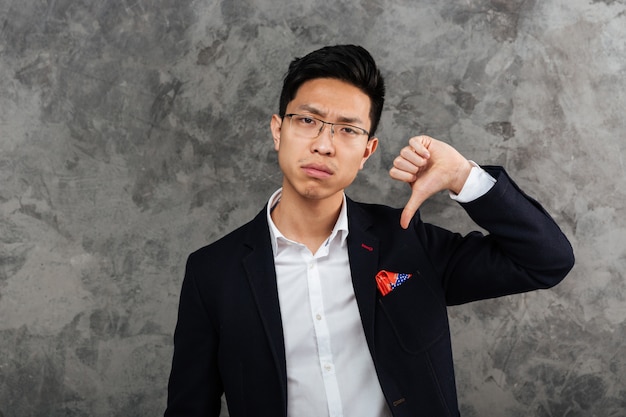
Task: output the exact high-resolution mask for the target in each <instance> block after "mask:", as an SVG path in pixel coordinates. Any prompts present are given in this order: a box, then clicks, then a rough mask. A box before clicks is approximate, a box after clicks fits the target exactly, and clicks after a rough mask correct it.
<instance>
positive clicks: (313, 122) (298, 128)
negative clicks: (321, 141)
mask: <svg viewBox="0 0 626 417" xmlns="http://www.w3.org/2000/svg"><path fill="white" fill-rule="evenodd" d="M322 124H323V123H322V122H321V120H317V119H314V118H312V117H308V116H304V115H300V114H294V115H293V116H291V127H293V128H294V130H295V132H296V134H297V135H299V136H304V137H307V138H314V137H316V136H317V135H318V134H319V131H320V130H321V128H322Z"/></svg>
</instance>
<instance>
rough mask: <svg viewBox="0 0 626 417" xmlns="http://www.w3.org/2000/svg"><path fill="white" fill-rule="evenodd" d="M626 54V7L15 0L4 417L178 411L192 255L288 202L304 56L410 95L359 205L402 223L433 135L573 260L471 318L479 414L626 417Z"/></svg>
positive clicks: (5, 164)
mask: <svg viewBox="0 0 626 417" xmlns="http://www.w3.org/2000/svg"><path fill="white" fill-rule="evenodd" d="M329 3H330V4H329ZM624 39H626V4H625V3H624V1H623V0H540V1H537V0H450V1H437V0H422V1H413V0H361V1H356V0H350V1H348V0H336V1H333V2H319V3H318V4H313V3H312V2H309V1H304V0H293V1H284V2H277V1H270V0H247V1H232V0H221V1H218V0H204V1H202V0H197V1H192V0H133V1H130V0H120V1H113V0H111V1H95V0H75V1H71V0H47V1H42V0H0V146H1V148H0V149H1V153H0V416H3V417H16V416H42V417H44V416H45V417H52V416H94V417H95V416H149V415H150V416H154V415H159V414H161V413H162V411H163V408H164V405H165V400H166V384H167V377H168V374H169V366H170V358H171V353H172V346H171V335H172V332H173V328H174V324H175V319H176V308H177V303H178V292H179V288H180V284H181V280H182V274H183V267H184V262H185V258H186V255H187V254H188V253H189V252H190V251H192V250H194V249H196V248H198V247H199V246H202V245H204V244H206V243H208V242H210V241H213V240H214V239H216V238H217V237H219V236H221V235H223V234H225V233H226V232H228V231H230V230H232V229H233V228H234V227H235V226H237V225H239V224H241V223H243V222H244V221H246V220H247V219H249V218H250V217H251V216H252V215H253V214H255V213H256V212H257V210H258V209H259V208H260V207H261V206H262V205H263V204H264V203H265V201H266V199H267V198H268V197H269V195H270V193H271V192H272V191H274V190H275V189H276V188H277V187H278V186H279V184H280V179H281V177H280V174H279V172H278V171H277V168H276V158H275V155H274V152H273V149H272V146H271V138H270V135H269V127H268V126H269V120H270V116H271V114H272V112H274V111H276V109H277V106H278V103H277V98H278V92H279V87H280V82H281V78H282V75H283V73H284V71H285V69H286V66H287V64H288V63H289V61H290V60H291V58H292V57H294V56H301V55H303V54H305V53H307V52H309V51H311V50H312V49H314V48H317V47H320V46H323V45H325V44H335V43H348V42H349V43H360V44H362V45H364V46H365V47H367V48H368V49H369V50H370V51H371V52H372V54H373V55H374V56H375V58H376V59H377V60H378V62H379V64H380V65H381V67H382V68H383V70H384V73H385V74H386V77H387V81H388V91H389V94H388V104H387V107H386V111H385V113H384V115H383V120H382V125H381V129H380V132H379V133H380V136H381V139H382V149H380V148H379V149H380V152H378V153H377V154H376V155H375V156H374V158H373V160H370V164H369V167H368V168H366V170H365V171H364V172H363V173H362V175H361V176H360V178H359V180H358V181H357V183H356V184H355V185H354V186H353V187H352V189H351V190H350V193H349V194H350V195H351V196H352V197H353V198H356V199H361V200H367V201H373V202H386V203H389V204H391V205H396V206H400V205H403V203H404V201H405V200H406V198H407V197H408V193H407V191H408V190H407V189H405V188H404V187H402V186H401V185H398V184H394V183H392V181H391V180H390V179H389V177H388V176H387V169H388V168H389V167H390V165H391V161H392V160H393V158H394V156H395V154H396V153H397V152H398V150H399V149H400V148H401V147H402V146H403V145H404V143H405V142H406V140H407V138H408V137H409V136H412V135H414V134H417V133H426V134H430V135H433V136H435V137H437V138H440V139H442V140H446V141H448V142H450V143H452V144H453V145H454V146H456V147H457V148H459V149H460V150H461V151H462V152H463V153H464V154H465V155H466V156H467V157H470V158H472V159H474V160H476V161H479V162H481V163H497V164H502V165H504V166H506V168H507V169H508V170H509V172H510V173H511V174H512V175H513V176H514V178H516V179H517V181H518V182H519V183H520V185H521V186H522V187H523V188H525V189H526V190H527V191H528V192H529V193H530V194H532V195H534V196H536V197H537V198H539V199H540V201H542V202H543V203H544V205H545V206H546V208H547V209H548V210H549V211H550V212H551V213H552V214H553V215H554V217H555V218H556V219H557V221H558V222H559V223H560V224H561V225H562V227H563V229H564V230H565V232H566V234H567V235H568V236H569V237H570V238H571V241H572V244H573V245H574V247H575V251H576V255H577V259H578V263H577V266H576V267H575V269H574V271H573V272H572V273H571V274H570V276H569V278H568V279H567V280H566V281H564V282H563V284H561V285H560V286H558V287H557V288H556V289H554V290H552V291H545V292H539V293H532V294H527V295H522V296H516V297H508V298H504V299H499V300H492V301H487V302H481V303H474V304H471V305H466V306H462V307H455V308H453V309H451V310H450V315H451V318H452V326H453V337H454V344H455V354H456V358H455V359H456V365H457V372H458V386H459V395H460V401H461V404H462V412H463V415H464V416H466V417H472V416H555V417H556V416H568V417H573V416H626V411H625V410H626V369H625V365H626V344H625V343H624V340H625V338H626V325H625V324H624V323H625V320H626V302H625V298H626V284H625V282H624V271H625V270H626V220H625V219H626V209H625V207H624V202H625V201H626V199H625V196H626V191H625V190H626V175H625V167H624V164H625V162H624V155H625V154H626V140H625V135H626V118H625V117H624V114H625V113H626V94H625V92H624V91H625V80H626V43H625V42H624ZM423 209H424V215H425V217H426V218H427V219H429V220H430V221H432V222H436V223H439V224H441V225H444V226H446V227H450V228H454V229H457V230H461V231H466V230H469V228H470V227H471V224H470V222H469V221H468V220H467V218H466V217H465V216H464V214H463V212H462V210H461V209H460V208H458V207H457V206H455V205H454V204H452V203H451V202H449V201H448V200H447V197H446V196H445V195H441V196H437V197H436V198H433V199H432V200H431V201H429V202H428V203H427V204H426V205H425V206H424V208H423Z"/></svg>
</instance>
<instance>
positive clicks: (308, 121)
mask: <svg viewBox="0 0 626 417" xmlns="http://www.w3.org/2000/svg"><path fill="white" fill-rule="evenodd" d="M298 122H300V123H302V124H303V125H314V124H315V119H312V118H310V117H299V118H298Z"/></svg>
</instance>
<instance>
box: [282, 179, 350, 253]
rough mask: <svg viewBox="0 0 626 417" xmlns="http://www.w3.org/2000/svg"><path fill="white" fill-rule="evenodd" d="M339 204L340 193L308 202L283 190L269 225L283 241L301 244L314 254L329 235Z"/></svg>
mask: <svg viewBox="0 0 626 417" xmlns="http://www.w3.org/2000/svg"><path fill="white" fill-rule="evenodd" d="M342 204H343V193H337V195H335V196H332V197H330V198H327V199H323V200H312V199H303V198H297V197H294V196H293V195H290V193H288V192H287V193H285V192H284V190H283V195H282V196H281V199H280V202H279V203H278V204H277V205H276V207H275V208H274V210H272V213H271V216H272V221H273V222H274V224H275V225H276V227H277V228H278V230H280V232H281V233H282V234H283V235H284V236H285V237H286V238H287V239H290V240H293V241H295V242H298V243H302V244H303V245H305V246H306V247H307V248H309V250H310V251H311V253H315V252H317V250H318V249H319V247H320V246H321V245H322V244H323V243H324V241H325V240H326V239H327V238H328V236H330V234H331V233H332V231H333V228H334V227H335V224H336V223H337V219H338V218H339V213H340V212H341V205H342Z"/></svg>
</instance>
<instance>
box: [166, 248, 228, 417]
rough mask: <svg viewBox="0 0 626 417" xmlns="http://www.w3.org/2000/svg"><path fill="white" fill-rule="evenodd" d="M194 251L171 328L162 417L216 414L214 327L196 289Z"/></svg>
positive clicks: (209, 416) (217, 379) (218, 403)
mask: <svg viewBox="0 0 626 417" xmlns="http://www.w3.org/2000/svg"><path fill="white" fill-rule="evenodd" d="M193 260H194V254H192V255H191V256H190V257H189V259H188V260H187V267H186V270H185V278H184V280H183V285H182V290H181V295H180V303H179V309H178V323H177V324H176V330H175V332H174V357H173V360H172V370H171V373H170V379H169V385H168V398H167V409H166V411H165V417H183V416H185V417H218V416H219V414H220V407H221V396H222V393H223V387H222V383H221V379H220V377H219V370H218V366H217V350H218V336H217V331H216V329H215V327H214V326H213V324H212V323H211V320H210V318H209V316H208V315H207V311H206V308H205V305H204V300H203V299H202V297H201V295H200V292H199V291H198V287H197V282H196V277H195V275H194V267H193V265H194V262H193Z"/></svg>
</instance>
